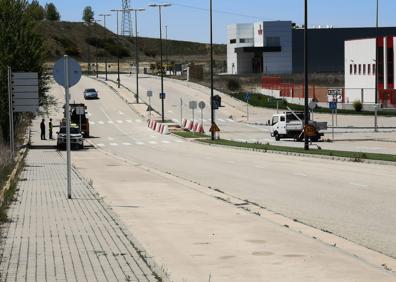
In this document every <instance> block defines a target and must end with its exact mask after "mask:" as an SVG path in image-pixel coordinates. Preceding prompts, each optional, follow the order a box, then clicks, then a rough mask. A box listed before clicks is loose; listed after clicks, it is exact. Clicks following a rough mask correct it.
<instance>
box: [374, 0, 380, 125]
mask: <svg viewBox="0 0 396 282" xmlns="http://www.w3.org/2000/svg"><path fill="white" fill-rule="evenodd" d="M378 41H379V1H378V0H377V11H376V23H375V97H374V102H375V117H374V131H375V132H377V131H378V120H377V111H378V65H379V62H378V57H379V56H378V55H379V54H378V51H379V50H378Z"/></svg>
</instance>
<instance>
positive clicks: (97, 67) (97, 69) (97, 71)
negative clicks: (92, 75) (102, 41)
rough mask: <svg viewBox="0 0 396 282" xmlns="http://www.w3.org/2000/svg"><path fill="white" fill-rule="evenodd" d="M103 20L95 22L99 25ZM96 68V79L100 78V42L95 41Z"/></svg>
mask: <svg viewBox="0 0 396 282" xmlns="http://www.w3.org/2000/svg"><path fill="white" fill-rule="evenodd" d="M98 22H101V20H94V23H95V24H98ZM95 68H96V78H99V65H98V42H97V40H95Z"/></svg>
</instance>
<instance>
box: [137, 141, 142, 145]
mask: <svg viewBox="0 0 396 282" xmlns="http://www.w3.org/2000/svg"><path fill="white" fill-rule="evenodd" d="M135 144H136V145H144V143H143V142H140V141H137V142H136V143H135Z"/></svg>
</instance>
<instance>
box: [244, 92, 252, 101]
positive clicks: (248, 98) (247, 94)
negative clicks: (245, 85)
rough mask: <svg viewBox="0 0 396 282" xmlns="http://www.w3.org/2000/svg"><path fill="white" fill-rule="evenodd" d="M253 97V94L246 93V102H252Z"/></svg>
mask: <svg viewBox="0 0 396 282" xmlns="http://www.w3.org/2000/svg"><path fill="white" fill-rule="evenodd" d="M251 97H252V94H251V93H246V94H245V100H246V101H248V100H250V98H251Z"/></svg>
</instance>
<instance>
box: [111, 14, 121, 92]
mask: <svg viewBox="0 0 396 282" xmlns="http://www.w3.org/2000/svg"><path fill="white" fill-rule="evenodd" d="M110 11H111V12H115V13H116V14H117V39H118V36H119V35H120V33H119V28H118V27H119V24H118V12H122V11H123V10H122V9H112V10H110ZM117 86H118V88H120V87H121V78H120V46H119V45H118V44H117Z"/></svg>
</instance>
